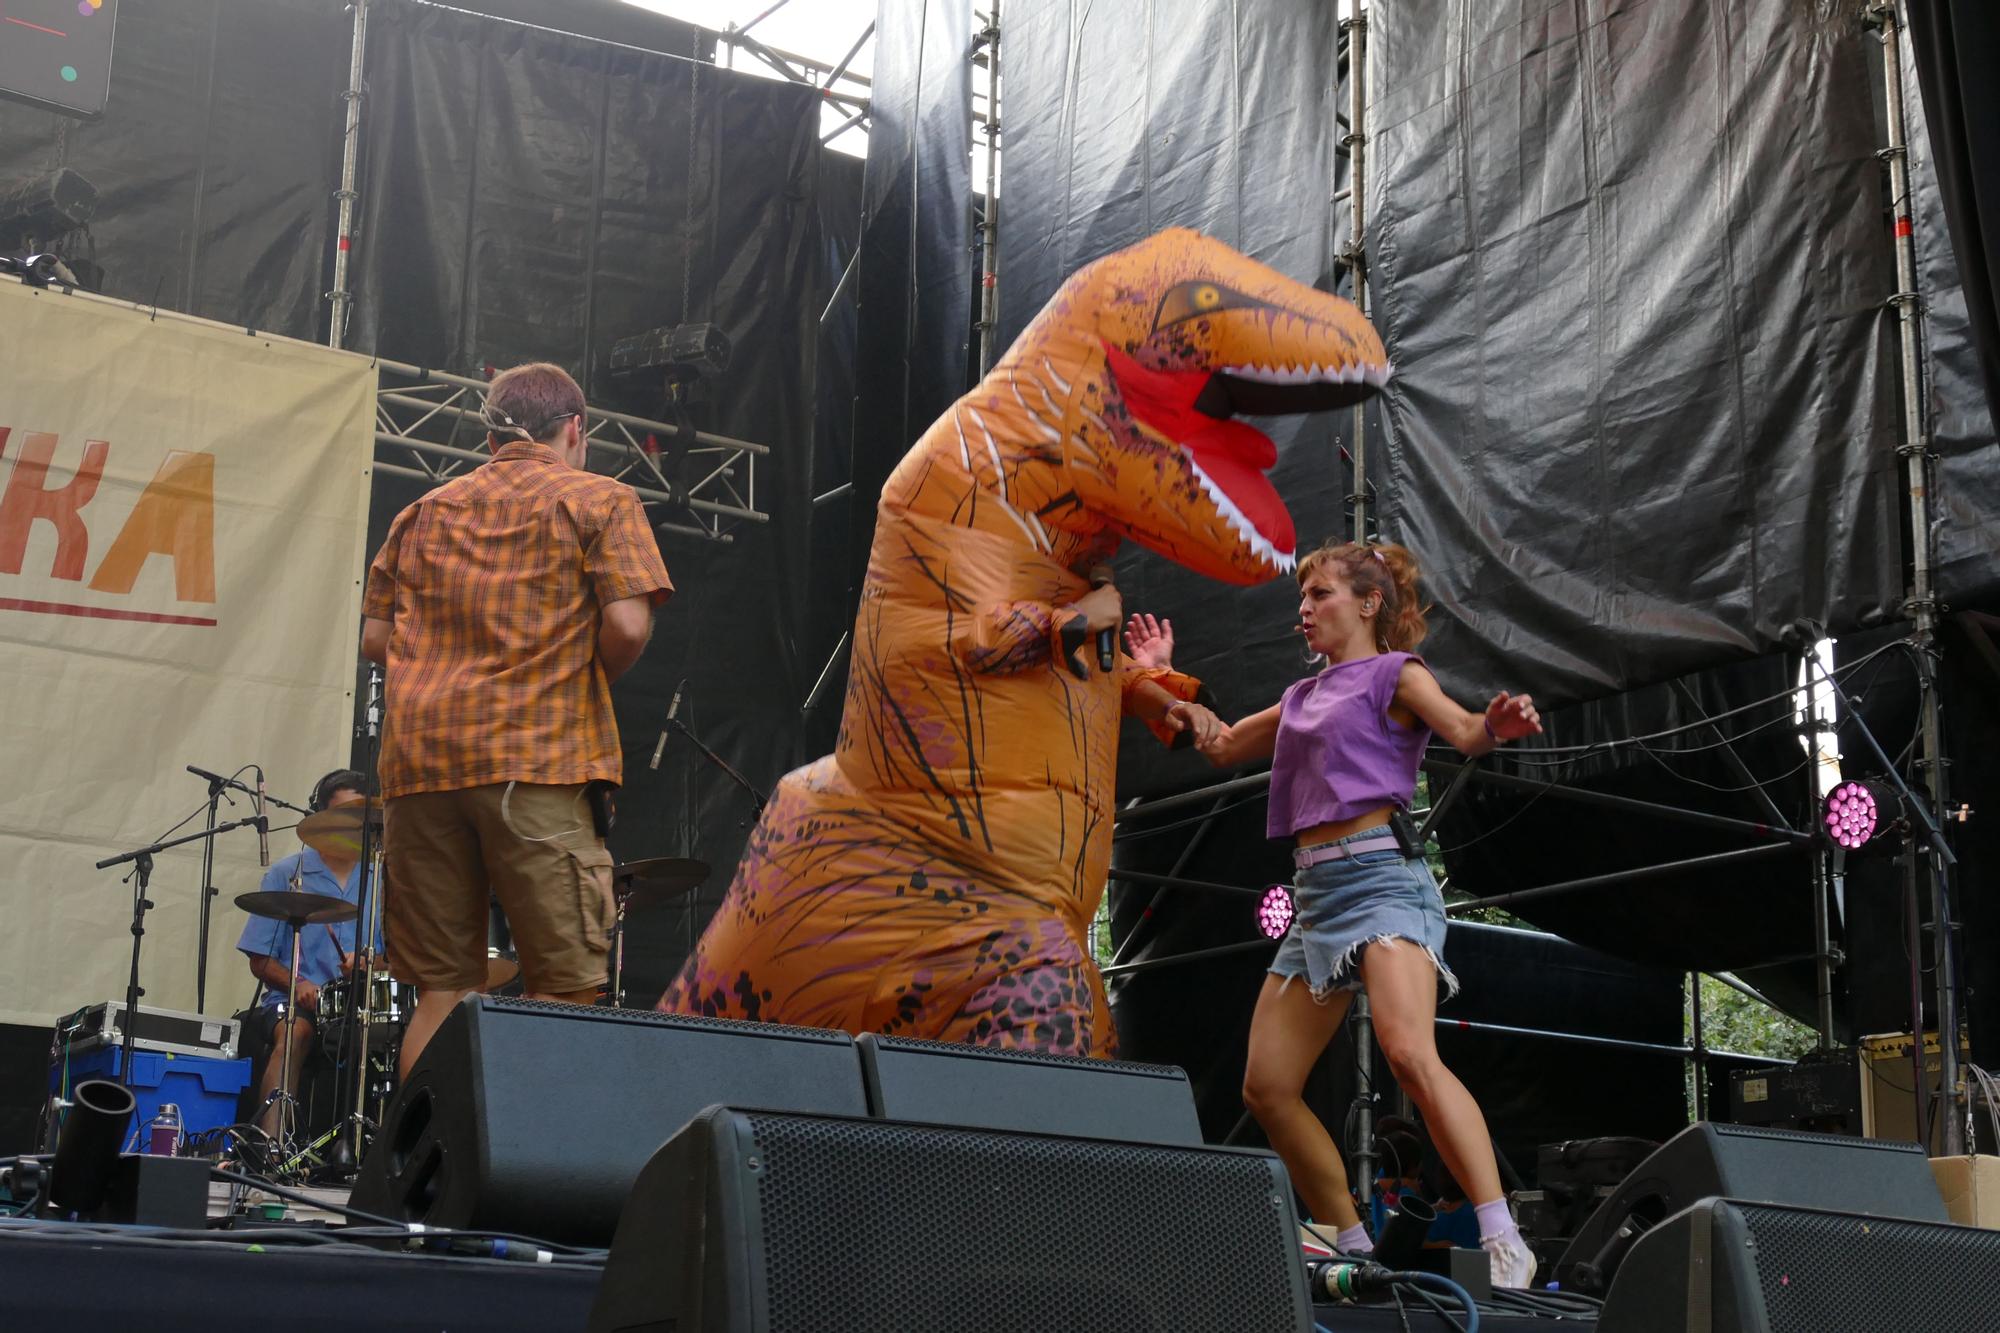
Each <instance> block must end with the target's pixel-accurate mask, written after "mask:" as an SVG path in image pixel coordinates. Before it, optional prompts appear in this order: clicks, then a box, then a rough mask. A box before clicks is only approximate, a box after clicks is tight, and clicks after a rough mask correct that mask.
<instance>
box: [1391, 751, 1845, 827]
mask: <svg viewBox="0 0 2000 1333" xmlns="http://www.w3.org/2000/svg"><path fill="white" fill-rule="evenodd" d="M1466 767H1467V765H1464V764H1453V763H1447V762H1444V761H1442V760H1435V759H1433V760H1426V761H1425V763H1424V768H1425V769H1426V770H1427V771H1429V772H1432V773H1450V774H1454V775H1455V774H1457V773H1458V772H1459V771H1460V770H1461V769H1464V768H1466ZM1472 780H1473V781H1475V782H1484V783H1487V784H1489V785H1491V786H1495V787H1509V788H1512V789H1513V790H1515V791H1530V792H1540V793H1545V794H1547V795H1549V796H1554V797H1556V798H1558V799H1560V800H1565V801H1576V802H1578V803H1580V804H1583V805H1601V806H1603V807H1605V808H1606V809H1609V810H1624V811H1627V812H1629V813H1632V814H1640V815H1656V816H1658V817H1659V818H1661V819H1673V820H1678V821H1679V822H1681V823H1683V824H1700V825H1702V826H1703V827H1706V828H1715V829H1726V830H1728V831H1730V832H1732V833H1741V834H1746V835H1748V836H1750V837H1753V838H1763V839H1766V840H1769V841H1772V842H1790V843H1798V844H1801V845H1804V844H1807V843H1810V842H1812V840H1813V835H1812V834H1810V833H1801V832H1799V831H1797V830H1796V829H1789V828H1780V827H1774V826H1772V825H1770V824H1759V823H1755V822H1753V821H1751V820H1747V819H1731V818H1730V817H1729V816H1727V815H1713V814H1710V813H1708V812H1707V811H1706V810H1689V809H1686V808H1684V807H1682V806H1678V805H1661V804H1659V803H1658V802H1656V801H1641V800H1637V799H1634V798H1633V797H1630V796H1613V795H1611V794H1610V793H1609V792H1599V791H1586V790H1584V789H1583V788H1581V787H1565V786H1563V785H1562V784H1561V783H1559V782H1539V781H1537V780H1535V779H1534V778H1521V777H1515V776H1514V775H1513V774H1511V773H1495V772H1493V771H1492V770H1491V769H1480V770H1477V771H1475V772H1474V773H1473V775H1472Z"/></svg>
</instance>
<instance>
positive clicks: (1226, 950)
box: [1104, 940, 1278, 977]
mask: <svg viewBox="0 0 2000 1333" xmlns="http://www.w3.org/2000/svg"><path fill="white" fill-rule="evenodd" d="M1277 947H1278V942H1277V941H1276V940H1241V941H1238V942H1237V943H1235V944H1218V945H1216V946H1215V947H1213V948H1210V949H1194V950H1190V951H1189V952H1187V953H1170V954H1166V955H1165V956H1163V957H1160V958H1142V959H1140V960H1139V961H1138V962H1136V963H1119V964H1117V965H1116V966H1112V967H1107V968H1105V969H1104V975H1105V976H1107V977H1111V976H1125V975H1127V974H1128V973H1132V972H1148V971H1151V970H1152V969H1153V968H1156V967H1169V966H1172V965H1173V964H1176V963H1198V962H1200V961H1201V960H1202V959H1204V958H1220V957H1222V956H1224V955H1225V954H1232V953H1249V952H1250V951H1252V950H1253V949H1275V948H1277Z"/></svg>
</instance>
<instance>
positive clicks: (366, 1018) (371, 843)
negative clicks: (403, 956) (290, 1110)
mask: <svg viewBox="0 0 2000 1333" xmlns="http://www.w3.org/2000/svg"><path fill="white" fill-rule="evenodd" d="M361 730H362V732H363V734H364V735H365V736H366V738H367V741H368V774H369V776H370V777H371V778H373V777H376V776H377V774H376V771H375V770H376V766H377V763H378V762H379V760H380V758H381V749H382V668H381V667H380V666H379V665H377V664H376V663H374V662H370V663H369V664H368V703H367V708H366V711H365V712H364V713H363V714H362V723H361ZM373 800H374V798H372V797H371V798H369V801H367V802H364V803H363V805H362V811H363V814H362V820H361V896H362V901H363V903H364V906H363V907H362V911H361V920H360V924H359V925H358V926H357V928H356V930H357V938H356V939H355V947H356V952H357V954H358V956H359V957H360V958H361V960H362V961H361V967H360V969H359V972H360V979H359V986H360V990H361V998H360V1000H359V1002H358V1003H357V1004H356V1005H355V1011H356V1015H357V1018H358V1021H359V1022H360V1024H361V1054H360V1057H359V1058H358V1059H357V1060H356V1061H355V1066H356V1068H355V1074H354V1109H353V1111H352V1112H350V1113H349V1115H348V1117H347V1120H346V1121H345V1122H343V1123H345V1124H347V1125H350V1126H352V1128H353V1130H354V1137H353V1138H352V1139H351V1140H350V1141H349V1144H348V1148H349V1151H350V1152H351V1154H352V1161H353V1163H354V1166H355V1167H356V1168H357V1169H358V1168H359V1167H360V1165H361V1154H362V1153H363V1152H364V1151H365V1150H366V1149H367V1147H368V1134H369V1132H370V1130H371V1129H372V1128H373V1124H372V1122H371V1121H370V1120H369V1119H368V1037H369V1033H370V1032H371V1031H372V1030H373V1028H374V1026H375V1021H374V1020H375V1016H374V1013H373V1006H374V1003H375V942H376V941H377V940H379V939H380V938H381V937H382V936H381V926H382V894H381V891H380V890H381V887H382V862H383V859H384V858H383V854H382V845H381V844H380V843H379V842H377V841H376V839H375V823H374V821H373V820H371V819H369V818H368V817H367V809H368V806H369V804H371V803H372V802H373Z"/></svg>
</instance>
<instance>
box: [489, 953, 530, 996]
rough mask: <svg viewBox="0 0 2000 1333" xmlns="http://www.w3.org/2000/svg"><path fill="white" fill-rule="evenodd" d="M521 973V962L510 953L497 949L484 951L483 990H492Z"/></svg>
mask: <svg viewBox="0 0 2000 1333" xmlns="http://www.w3.org/2000/svg"><path fill="white" fill-rule="evenodd" d="M520 975H521V964H520V963H519V962H518V961H517V960H516V959H515V957H514V955H513V954H511V953H502V952H500V950H498V949H488V950H487V951H486V985H485V986H484V987H483V988H482V989H484V990H488V991H493V990H498V989H499V988H500V987H502V986H504V985H506V984H507V983H508V982H510V981H512V980H513V979H514V978H515V977H518V976H520Z"/></svg>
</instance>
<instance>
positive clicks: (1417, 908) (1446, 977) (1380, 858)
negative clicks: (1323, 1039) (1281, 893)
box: [1270, 829, 1458, 1000]
mask: <svg viewBox="0 0 2000 1333" xmlns="http://www.w3.org/2000/svg"><path fill="white" fill-rule="evenodd" d="M1382 832H1383V831H1382V830H1381V829H1368V830H1366V831H1365V832H1362V833H1355V834H1351V835H1349V836H1348V837H1345V838H1342V839H1340V841H1341V842H1356V841H1360V840H1361V839H1364V838H1379V837H1381V836H1382ZM1292 899H1293V906H1294V909H1295V915H1294V916H1293V917H1292V928H1291V930H1290V931H1289V932H1287V934H1286V935H1285V938H1284V941H1283V942H1282V943H1280V944H1279V945H1278V954H1277V957H1275V958H1273V959H1272V960H1271V967H1270V970H1271V972H1272V973H1274V974H1275V975H1277V976H1280V977H1285V978H1287V979H1291V978H1302V979H1303V980H1304V981H1305V983H1306V984H1307V985H1308V986H1310V987H1311V988H1312V993H1313V998H1314V999H1319V1000H1324V999H1325V998H1326V997H1327V996H1329V995H1331V994H1333V993H1334V992H1336V991H1353V990H1360V989H1361V968H1360V963H1361V951H1362V950H1363V949H1365V948H1367V947H1368V946H1369V945H1371V944H1374V945H1380V946H1381V947H1383V948H1398V947H1401V948H1411V947H1414V948H1419V949H1422V950H1423V951H1424V953H1425V955H1426V956H1427V957H1429V959H1430V960H1431V965H1432V966H1433V967H1435V968H1436V969H1437V973H1438V976H1439V978H1440V979H1442V980H1443V982H1444V985H1445V993H1446V994H1447V995H1455V994H1457V993H1458V978H1457V977H1454V976H1453V975H1452V974H1451V969H1450V968H1448V967H1446V966H1445V965H1444V895H1443V894H1442V893H1440V892H1439V891H1438V886H1437V881H1436V880H1435V879H1432V878H1431V871H1430V867H1429V866H1427V865H1425V864H1424V862H1423V859H1422V858H1421V857H1415V856H1404V855H1403V854H1402V852H1400V851H1398V850H1396V849H1395V848H1389V849H1387V850H1384V851H1375V852H1361V853H1359V854H1357V855H1354V856H1346V857H1342V858H1341V859H1339V860H1337V861H1322V862H1320V863H1319V864H1318V865H1314V866H1308V867H1306V868H1305V869H1304V870H1301V871H1298V872H1297V873H1296V874H1295V875H1294V876H1293V879H1292Z"/></svg>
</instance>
